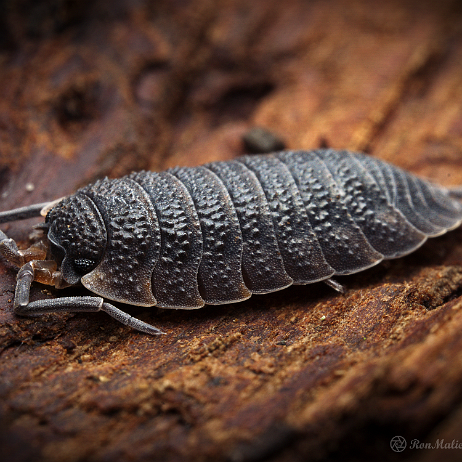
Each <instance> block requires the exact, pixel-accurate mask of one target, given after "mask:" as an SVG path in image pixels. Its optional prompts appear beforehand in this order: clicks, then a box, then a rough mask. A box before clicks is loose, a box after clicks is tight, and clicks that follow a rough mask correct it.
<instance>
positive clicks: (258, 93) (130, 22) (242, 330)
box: [0, 0, 462, 462]
mask: <svg viewBox="0 0 462 462" xmlns="http://www.w3.org/2000/svg"><path fill="white" fill-rule="evenodd" d="M254 126H263V127H266V128H268V129H269V130H272V131H273V132H275V133H277V134H278V135H279V136H280V137H282V138H283V139H284V140H285V142H286V144H287V146H288V147H289V148H315V147H319V146H326V145H327V146H331V147H334V148H349V149H353V150H363V151H367V152H370V153H371V154H372V155H374V156H377V157H379V158H381V159H385V160H387V161H391V162H393V163H395V164H397V165H399V166H401V167H405V168H407V169H409V170H411V171H412V172H414V173H417V174H421V175H424V176H427V177H430V178H431V179H433V180H435V181H438V182H440V183H442V184H444V185H462V7H461V3H460V2H459V1H457V0H454V1H450V0H440V1H438V2H434V1H422V0H416V1H410V0H408V1H400V0H396V1H383V2H367V1H366V0H363V1H360V0H358V1H347V0H343V1H342V0H328V1H303V0H284V2H282V1H280V0H279V1H275V0H261V1H260V0H253V1H252V2H249V1H248V0H224V1H221V2H214V1H212V0H189V1H187V0H184V1H171V0H164V1H157V2H154V1H152V2H148V1H142V0H139V1H128V0H125V1H124V0H118V1H117V0H116V1H109V0H108V1H88V0H85V1H84V0H81V1H72V0H55V1H48V2H46V1H41V2H36V1H32V0H21V1H13V0H10V1H8V0H5V1H3V2H1V3H0V182H1V190H0V194H1V209H2V210H6V209H8V208H12V207H17V206H21V205H26V204H29V203H33V202H42V201H45V200H51V199H55V198H57V197H60V196H62V195H65V194H68V193H71V192H73V191H74V190H75V189H76V188H77V187H79V186H81V185H84V184H86V183H88V182H89V181H92V180H94V179H95V178H97V177H101V176H104V175H108V176H111V177H114V176H120V175H122V174H125V173H127V172H129V171H131V170H134V169H141V168H148V169H163V168H167V167H170V166H173V165H190V166H192V165H197V164H199V163H202V162H206V161H211V160H223V159H231V158H233V157H235V156H237V155H240V154H242V153H243V152H244V148H243V143H242V136H243V134H245V133H246V132H247V131H248V130H249V129H250V128H252V127H254ZM27 183H31V185H29V187H26V184H27ZM32 186H33V191H32V192H30V191H29V190H30V189H32ZM31 224H33V222H31V221H30V220H29V221H28V222H21V223H14V224H11V225H7V226H2V229H4V230H7V232H8V233H9V234H10V236H12V237H14V238H15V239H17V240H19V241H20V242H21V243H22V244H27V239H28V235H29V229H30V226H31ZM461 238H462V232H461V231H457V230H456V231H454V232H452V233H450V234H448V235H447V236H442V237H440V238H437V239H432V240H430V241H429V242H428V243H426V244H425V245H424V246H423V247H422V248H421V249H420V250H418V251H417V252H415V253H414V254H412V255H410V256H408V257H406V258H403V259H400V260H396V261H391V262H386V263H384V264H381V265H379V266H377V267H375V268H373V269H371V270H369V271H366V272H364V273H360V274H357V275H355V276H350V277H347V278H342V279H341V280H340V282H342V283H343V284H345V285H346V286H347V288H348V291H347V292H346V294H345V295H343V296H342V295H339V294H336V293H334V292H333V291H332V290H331V289H329V288H328V287H326V286H324V285H322V284H315V285H311V286H306V287H292V288H289V289H287V290H285V291H282V292H279V293H276V294H272V295H267V296H254V297H252V298H251V299H250V300H248V301H246V302H244V303H241V304H236V305H230V306H220V307H208V308H205V309H202V310H199V311H196V312H177V311H167V310H159V309H151V310H148V309H135V308H133V309H132V310H131V312H132V313H133V314H134V315H136V316H139V317H140V318H141V319H143V320H145V321H147V322H151V323H153V324H155V325H156V326H158V327H160V328H161V329H163V330H165V331H166V332H168V335H167V336H163V337H160V338H157V337H149V336H147V335H143V334H139V333H136V332H134V331H132V330H130V329H128V328H125V327H124V326H122V325H120V324H118V323H117V322H116V321H114V320H112V319H110V318H109V317H108V316H107V315H105V314H89V315H85V314H75V315H72V314H64V315H57V314H56V315H48V316H43V317H40V318H38V319H30V318H17V317H15V316H14V315H13V312H12V302H11V299H12V297H13V292H14V278H15V270H14V268H12V267H11V266H10V265H7V264H5V263H4V262H1V263H0V326H1V327H0V335H1V338H0V449H1V454H2V456H1V458H2V461H4V462H12V461H14V462H22V461H32V460H33V461H53V462H54V461H56V462H58V461H60V462H61V461H153V460H163V461H177V460H178V461H179V460H183V461H184V460H200V461H212V460H213V461H238V462H240V461H261V460H265V461H266V460H268V461H274V462H276V461H278V462H279V461H281V462H282V461H291V462H294V461H295V462H296V461H302V460H307V459H308V458H309V459H312V460H323V459H329V460H357V461H367V460H371V459H372V458H374V459H378V460H395V459H396V460H412V461H432V460H437V459H438V458H441V457H444V459H445V460H460V459H461V458H462V449H452V450H451V449H446V450H439V451H432V450H428V449H427V450H423V449H422V450H417V449H409V447H408V448H407V449H406V450H405V451H404V452H403V453H401V454H395V453H393V451H391V449H390V446H389V443H390V438H391V437H393V436H395V435H402V436H404V437H405V438H406V439H407V441H408V445H409V444H410V442H411V440H412V439H418V440H419V441H420V442H427V443H432V444H435V443H436V441H437V439H438V438H439V439H440V440H441V439H443V438H444V441H445V442H447V443H451V441H452V440H453V439H454V440H458V441H460V442H462V302H461V301H460V299H459V294H460V293H461V289H462V266H460V265H461V263H462V243H461V241H462V239H461ZM42 289H43V287H39V286H36V287H35V286H34V289H33V292H32V296H33V298H34V299H35V298H44V297H47V296H50V292H46V293H42ZM71 293H75V294H77V295H79V294H82V293H83V292H82V291H79V290H76V291H75V292H71ZM51 295H52V296H53V295H56V292H53V291H52V292H51Z"/></svg>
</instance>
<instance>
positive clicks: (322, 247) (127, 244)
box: [0, 149, 462, 334]
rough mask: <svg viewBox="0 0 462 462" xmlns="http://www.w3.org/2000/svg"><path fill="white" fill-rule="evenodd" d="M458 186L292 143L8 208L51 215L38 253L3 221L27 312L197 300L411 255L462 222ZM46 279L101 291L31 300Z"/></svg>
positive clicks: (15, 214) (216, 300) (6, 251)
mask: <svg viewBox="0 0 462 462" xmlns="http://www.w3.org/2000/svg"><path fill="white" fill-rule="evenodd" d="M459 196H460V191H459V190H448V189H445V188H442V187H439V186H436V185H433V184H431V183H429V182H427V181H425V180H422V179H420V178H418V177H415V176H413V175H411V174H409V173H407V172H405V171H403V170H401V169H399V168H396V167H393V166H391V165H389V164H387V163H385V162H382V161H379V160H377V159H374V158H372V157H369V156H366V155H363V154H354V153H351V152H348V151H340V152H338V151H333V150H330V149H328V150H317V151H285V152H279V153H275V154H272V155H257V156H244V157H240V158H238V159H236V160H234V161H229V162H213V163H210V164H206V165H204V166H200V167H195V168H174V169H170V170H167V171H165V172H160V173H154V172H140V173H132V174H131V175H128V176H126V177H123V178H121V179H117V180H108V179H104V180H101V181H97V182H96V183H94V184H92V185H89V186H86V187H84V188H82V189H80V190H78V191H77V192H76V193H75V194H73V195H71V196H68V197H66V198H64V199H62V200H59V201H55V202H52V203H46V204H37V205H35V206H31V207H25V208H23V209H17V210H13V211H9V212H3V213H2V214H0V222H5V221H9V220H13V219H19V218H26V217H30V216H36V215H38V214H39V212H40V211H41V213H42V214H43V215H45V214H46V219H45V223H44V224H41V225H38V226H39V228H40V229H42V230H45V231H47V239H46V240H44V241H42V242H39V243H38V244H36V245H34V246H32V247H31V248H30V249H27V250H25V251H20V250H18V248H17V246H16V244H15V243H14V241H13V240H12V239H8V238H7V236H6V235H5V234H4V233H2V232H1V231H0V241H1V242H0V254H1V255H3V256H4V257H6V259H7V260H9V261H10V262H12V263H14V264H16V265H17V266H19V267H20V270H19V272H18V284H17V288H16V294H15V302H14V308H15V312H16V313H17V314H22V315H31V314H37V313H46V312H53V311H98V310H104V311H106V312H107V313H109V314H110V315H111V316H113V317H115V318H117V319H118V320H120V321H121V322H123V323H124V324H127V325H129V326H132V327H134V328H135V329H138V330H141V331H144V332H148V333H151V334H156V333H161V331H160V330H158V329H156V328H155V327H153V326H151V325H149V324H146V323H144V322H142V321H139V320H137V319H135V318H132V317H130V316H129V315H128V314H127V313H125V312H123V311H121V310H119V309H117V308H115V307H114V306H113V305H111V304H109V303H107V302H105V301H104V299H109V300H113V301H117V302H122V303H126V304H130V305H138V306H159V307H162V308H179V309H195V308H201V307H202V306H204V305H205V304H211V305H219V304H224V303H234V302H238V301H242V300H246V299H247V298H249V297H250V296H251V295H252V294H265V293H269V292H274V291H277V290H280V289H283V288H285V287H288V286H290V285H291V284H310V283H314V282H318V281H326V282H328V283H330V284H331V285H333V286H334V287H336V288H339V287H341V286H339V284H338V283H335V282H334V281H332V280H331V279H330V278H331V277H332V276H335V275H346V274H352V273H356V272H358V271H362V270H365V269H367V268H370V267H371V266H374V265H376V264H377V263H379V262H380V261H382V260H384V259H390V258H397V257H401V256H403V255H406V254H408V253H410V252H412V251H414V250H415V249H417V248H418V247H420V246H421V245H422V244H423V242H425V240H426V239H427V237H433V236H439V235H441V234H443V233H445V232H446V231H448V230H450V229H453V228H455V227H457V226H458V225H459V224H460V223H461V221H462V205H461V203H460V202H459V201H458V197H459ZM33 280H36V281H39V282H43V283H46V284H51V285H55V286H56V287H58V288H61V287H65V286H69V285H75V284H78V283H82V284H83V285H84V286H85V287H86V288H87V289H89V290H90V291H91V292H93V293H94V294H96V295H97V296H96V297H63V298H56V299H51V300H39V301H35V302H31V303H29V290H30V284H31V282H32V281H33Z"/></svg>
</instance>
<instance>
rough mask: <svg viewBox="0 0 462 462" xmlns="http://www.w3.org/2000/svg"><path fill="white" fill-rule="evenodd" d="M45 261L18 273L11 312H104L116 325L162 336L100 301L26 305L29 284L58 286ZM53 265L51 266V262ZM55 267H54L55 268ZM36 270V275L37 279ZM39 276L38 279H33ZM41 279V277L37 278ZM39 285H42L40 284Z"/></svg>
mask: <svg viewBox="0 0 462 462" xmlns="http://www.w3.org/2000/svg"><path fill="white" fill-rule="evenodd" d="M49 263H50V262H48V261H38V262H36V261H32V262H29V263H26V264H25V265H24V266H23V267H22V268H21V269H20V270H19V272H18V282H17V284H16V291H15V296H14V305H13V306H14V312H15V313H16V314H18V315H21V316H34V315H39V314H45V313H56V312H81V311H82V312H95V311H100V310H101V311H105V312H106V313H107V314H109V316H112V317H113V318H114V319H117V321H119V322H121V323H122V324H125V325H126V326H129V327H132V328H133V329H136V330H138V331H141V332H145V333H147V334H151V335H159V334H164V332H162V331H161V330H159V329H157V328H156V327H154V326H151V325H150V324H147V323H145V322H143V321H140V320H139V319H136V318H134V317H132V316H130V315H129V314H128V313H125V312H124V311H122V310H119V309H118V308H116V307H115V306H113V305H111V304H110V303H105V302H104V300H103V299H102V298H101V297H61V298H55V299H49V300H37V301H35V302H29V293H30V285H31V283H32V281H33V280H34V279H35V280H39V281H40V280H41V279H42V280H43V282H45V283H48V284H50V285H55V286H58V285H59V283H60V281H61V273H60V272H59V271H54V270H53V269H52V268H49V266H52V265H49ZM51 263H52V264H55V263H54V262H51ZM55 265H56V264H55ZM37 270H38V271H39V272H40V274H39V275H37V274H36V273H37ZM36 276H39V277H36ZM40 276H41V277H40ZM41 282H42V281H41Z"/></svg>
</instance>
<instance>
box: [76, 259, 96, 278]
mask: <svg viewBox="0 0 462 462" xmlns="http://www.w3.org/2000/svg"><path fill="white" fill-rule="evenodd" d="M95 266H96V262H95V260H90V259H88V258H77V259H75V260H74V269H75V271H76V273H78V274H87V273H89V272H90V271H91V270H92V269H93V268H94V267H95Z"/></svg>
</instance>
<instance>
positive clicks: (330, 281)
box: [322, 278, 345, 294]
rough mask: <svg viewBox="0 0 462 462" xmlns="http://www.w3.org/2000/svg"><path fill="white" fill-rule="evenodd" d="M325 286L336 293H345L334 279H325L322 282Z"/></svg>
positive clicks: (343, 288)
mask: <svg viewBox="0 0 462 462" xmlns="http://www.w3.org/2000/svg"><path fill="white" fill-rule="evenodd" d="M322 282H324V283H325V284H327V285H328V286H329V287H332V289H334V290H336V291H337V292H340V293H341V294H344V293H345V287H343V286H342V284H340V283H339V282H337V281H335V280H334V279H330V278H329V279H326V280H324V281H322Z"/></svg>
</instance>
